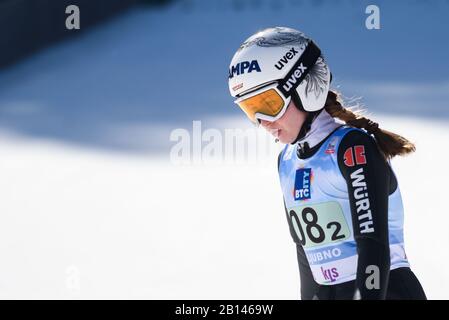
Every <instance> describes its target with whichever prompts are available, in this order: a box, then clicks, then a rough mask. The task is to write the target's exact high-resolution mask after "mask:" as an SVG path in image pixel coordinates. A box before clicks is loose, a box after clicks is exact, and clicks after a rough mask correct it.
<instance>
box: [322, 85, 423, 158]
mask: <svg viewBox="0 0 449 320" xmlns="http://www.w3.org/2000/svg"><path fill="white" fill-rule="evenodd" d="M340 100H341V98H340V95H339V94H338V93H337V92H334V91H331V90H329V92H328V94H327V99H326V104H325V106H324V108H325V109H326V111H327V112H328V113H329V114H330V115H331V116H332V117H334V118H338V119H340V120H343V121H344V122H345V123H346V124H347V125H349V126H352V127H355V128H359V129H364V130H366V131H367V132H368V133H369V134H371V135H373V136H374V138H375V140H376V142H377V146H378V147H379V149H380V151H381V152H382V154H383V156H384V157H385V158H386V159H387V160H388V159H391V158H393V157H394V156H397V155H406V154H408V153H412V152H414V151H415V150H416V148H415V145H414V144H413V143H412V142H410V141H409V140H407V139H406V138H404V137H402V136H400V135H398V134H396V133H393V132H391V131H387V130H384V129H381V128H379V124H378V123H376V122H374V121H371V120H370V119H368V118H366V117H364V116H362V115H361V114H360V113H358V112H353V111H351V110H349V109H348V108H345V107H344V106H342V104H341V102H340Z"/></svg>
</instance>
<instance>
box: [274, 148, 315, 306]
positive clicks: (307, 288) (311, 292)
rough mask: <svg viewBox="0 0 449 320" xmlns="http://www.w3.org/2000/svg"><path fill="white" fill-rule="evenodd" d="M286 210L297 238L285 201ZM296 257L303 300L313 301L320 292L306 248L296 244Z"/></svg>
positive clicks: (279, 158)
mask: <svg viewBox="0 0 449 320" xmlns="http://www.w3.org/2000/svg"><path fill="white" fill-rule="evenodd" d="M281 154H282V152H281V153H279V156H278V170H279V163H280V160H281ZM284 209H285V215H286V217H287V224H288V226H289V229H290V234H291V235H292V237H293V238H295V231H294V230H292V226H291V224H290V222H289V220H290V218H289V216H288V211H287V207H286V206H285V201H284ZM296 257H297V259H298V266H299V283H300V288H301V300H312V299H314V296H315V295H316V293H317V292H318V289H319V285H318V283H316V282H315V279H313V275H312V270H311V269H310V265H309V261H307V257H306V254H305V252H304V248H303V247H302V246H301V245H300V244H298V243H296Z"/></svg>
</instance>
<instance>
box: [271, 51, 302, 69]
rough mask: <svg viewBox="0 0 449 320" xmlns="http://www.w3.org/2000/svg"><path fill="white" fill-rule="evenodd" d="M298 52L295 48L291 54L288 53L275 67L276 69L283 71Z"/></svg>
mask: <svg viewBox="0 0 449 320" xmlns="http://www.w3.org/2000/svg"><path fill="white" fill-rule="evenodd" d="M297 53H298V51H296V50H295V48H291V49H290V51H289V52H287V53H286V54H285V55H284V56H283V57H282V58H281V59H279V61H278V62H277V63H276V64H275V65H274V66H275V67H276V69H278V70H282V68H283V67H284V66H285V65H286V64H287V63H288V62H289V60H291V59H292V58H293V57H294V56H296V54H297Z"/></svg>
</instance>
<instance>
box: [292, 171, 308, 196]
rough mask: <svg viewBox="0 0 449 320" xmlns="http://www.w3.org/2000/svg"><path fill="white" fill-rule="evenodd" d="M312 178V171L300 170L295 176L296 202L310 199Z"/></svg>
mask: <svg viewBox="0 0 449 320" xmlns="http://www.w3.org/2000/svg"><path fill="white" fill-rule="evenodd" d="M311 178H312V169H310V168H306V169H298V170H296V175H295V189H294V196H295V200H306V199H310V197H311V194H310V182H311Z"/></svg>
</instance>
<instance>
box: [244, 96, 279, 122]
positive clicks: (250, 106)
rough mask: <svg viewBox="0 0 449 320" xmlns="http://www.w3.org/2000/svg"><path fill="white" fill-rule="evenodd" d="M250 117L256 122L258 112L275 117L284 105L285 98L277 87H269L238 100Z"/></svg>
mask: <svg viewBox="0 0 449 320" xmlns="http://www.w3.org/2000/svg"><path fill="white" fill-rule="evenodd" d="M238 105H239V107H240V108H241V109H242V110H243V111H244V112H245V113H246V115H247V116H248V118H250V119H251V120H252V121H253V122H256V113H262V114H264V115H267V116H270V117H275V116H276V115H277V114H278V113H279V112H281V110H282V108H283V107H284V100H283V99H282V97H281V96H280V95H279V93H278V92H277V91H276V90H275V89H269V90H267V91H264V92H261V93H259V94H257V95H255V96H252V97H250V98H247V99H244V100H242V101H240V102H238Z"/></svg>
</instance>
